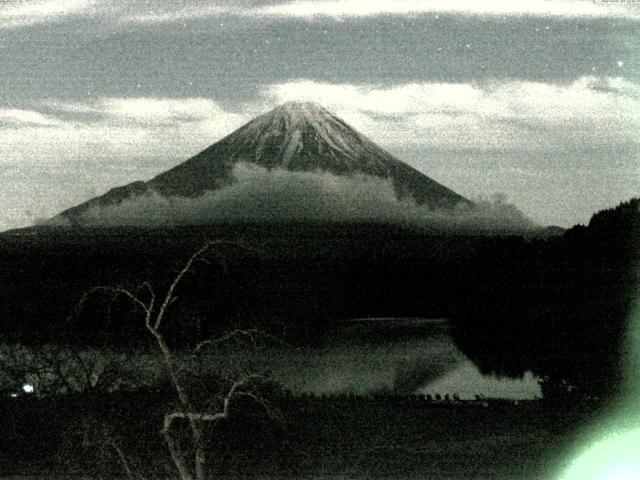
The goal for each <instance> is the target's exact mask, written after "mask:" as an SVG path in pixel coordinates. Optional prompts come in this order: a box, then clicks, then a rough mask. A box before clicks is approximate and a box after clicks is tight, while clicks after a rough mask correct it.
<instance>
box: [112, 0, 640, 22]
mask: <svg viewBox="0 0 640 480" xmlns="http://www.w3.org/2000/svg"><path fill="white" fill-rule="evenodd" d="M438 13H442V14H450V13H453V14H462V15H492V16H505V15H509V16H523V15H528V16H540V17H586V18H598V17H625V18H630V19H631V18H633V19H636V18H640V11H639V10H638V8H636V6H635V5H633V4H632V3H631V2H629V3H626V2H619V3H618V2H616V3H613V2H595V1H592V0H553V1H540V0H519V1H513V0H494V1H491V2H479V1H477V0H428V1H427V0H392V1H386V2H383V1H371V0H304V1H286V2H280V3H278V2H276V3H275V4H274V3H273V2H269V3H267V2H263V4H262V5H261V4H260V3H257V2H244V3H238V2H235V3H229V2H217V3H216V4H213V5H212V4H211V3H202V2H197V1H192V2H182V3H181V6H180V7H179V8H176V6H175V4H171V3H165V2H155V3H154V6H153V8H149V9H143V10H140V11H135V12H129V13H128V14H125V15H123V16H122V17H121V20H122V21H125V22H134V23H141V24H145V23H146V24H148V23H165V22H184V21H188V20H193V19H198V18H209V17H221V16H236V17H248V18H257V19H269V18H274V19H278V18H299V19H307V20H314V19H318V18H332V19H338V20H340V19H346V18H362V17H374V16H383V15H385V16H414V15H424V14H438Z"/></svg>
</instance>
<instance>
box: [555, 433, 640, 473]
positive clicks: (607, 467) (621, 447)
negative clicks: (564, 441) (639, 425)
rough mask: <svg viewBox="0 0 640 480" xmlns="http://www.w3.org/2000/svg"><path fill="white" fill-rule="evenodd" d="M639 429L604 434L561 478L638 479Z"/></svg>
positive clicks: (639, 464)
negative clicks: (603, 437)
mask: <svg viewBox="0 0 640 480" xmlns="http://www.w3.org/2000/svg"><path fill="white" fill-rule="evenodd" d="M639 445H640V430H635V431H632V432H630V433H625V434H622V435H618V436H615V437H608V438H606V439H605V440H602V441H601V442H599V443H597V444H595V445H594V446H593V447H591V448H590V449H589V450H587V451H586V452H585V453H583V454H582V455H580V456H579V457H578V458H577V459H576V460H574V461H573V463H572V464H571V465H570V467H569V469H568V470H567V471H566V472H565V474H564V475H562V477H561V479H562V480H638V479H640V455H638V446H639Z"/></svg>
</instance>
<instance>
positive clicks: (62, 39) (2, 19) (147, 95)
mask: <svg viewBox="0 0 640 480" xmlns="http://www.w3.org/2000/svg"><path fill="white" fill-rule="evenodd" d="M639 26H640V4H631V3H621V2H594V1H563V0H553V1H545V0H539V1H538V0H536V1H526V0H525V1H506V0H504V1H494V2H477V1H472V0H460V1H458V0H449V1H446V2H445V1H438V0H435V1H417V0H396V1H385V2H373V1H364V0H363V1H359V0H343V1H331V0H319V1H300V2H258V1H246V2H237V1H236V2H226V3H225V2H197V1H188V0H183V1H177V0H174V1H164V0H159V1H131V0H126V1H125V0H68V1H64V0H46V1H44V0H37V1H15V0H13V1H12V0H9V1H8V2H7V1H4V2H2V3H1V4H0V79H1V80H0V86H1V87H0V181H1V182H2V189H0V201H1V202H2V205H3V210H2V216H0V229H7V228H12V227H18V226H26V225H29V224H31V223H33V222H34V220H35V219H37V218H41V217H50V216H53V215H54V214H56V213H57V212H59V211H61V210H63V209H65V208H67V207H70V206H72V205H74V204H77V203H79V202H81V201H84V200H86V199H88V198H90V197H92V196H95V195H97V194H101V193H104V192H105V191H106V190H108V189H109V188H112V187H114V186H117V185H121V184H124V183H129V182H131V181H134V180H138V179H143V180H146V179H149V178H151V177H152V176H154V175H155V174H157V173H159V172H161V171H163V170H166V169H167V168H169V167H171V166H173V165H176V164H177V163H180V162H182V161H184V160H186V159H187V158H189V157H190V156H192V155H193V154H195V153H197V152H198V151H200V150H201V149H203V148H204V147H206V146H208V145H210V144H212V143H214V142H215V141H217V140H219V139H220V138H222V137H223V136H224V135H226V134H227V133H230V132H231V131H232V130H233V129H235V128H237V127H239V126H240V125H242V124H243V123H244V122H246V121H248V120H250V119H251V118H252V117H254V116H255V115H257V114H259V113H262V112H264V111H267V110H269V109H271V108H273V107H275V106H277V105H279V104H280V103H283V102H284V101H287V100H311V101H315V102H318V103H321V104H322V105H324V106H325V107H327V108H328V109H329V110H331V111H333V112H334V113H336V114H337V115H339V116H341V117H342V118H344V119H345V120H346V121H347V122H348V123H350V124H351V125H352V126H353V127H355V128H356V129H358V130H360V131H361V132H362V133H364V134H365V135H367V136H368V137H370V138H371V139H372V140H374V141H376V142H377V143H378V144H380V145H381V146H382V147H383V148H386V149H387V150H389V151H390V152H391V153H393V154H395V155H396V156H397V157H398V158H400V159H401V160H404V161H406V162H407V163H409V164H411V165H412V166H414V167H416V168H418V169H419V170H420V171H422V172H424V173H425V174H426V175H428V176H430V177H431V178H434V179H435V180H437V181H439V182H441V183H443V184H445V185H446V186H448V187H450V188H452V189H453V190H455V191H457V192H458V193H460V194H462V195H465V196H467V197H469V198H472V199H474V198H479V197H483V196H484V197H488V196H491V195H493V194H496V193H500V194H504V195H506V197H507V199H508V200H509V201H510V202H512V203H514V204H515V205H517V206H518V207H519V208H520V209H521V210H523V211H524V212H525V213H526V214H527V215H529V216H530V217H531V218H533V219H534V220H536V221H538V222H540V223H542V224H557V225H562V226H570V225H572V224H574V223H578V222H579V223H584V222H587V221H588V219H589V217H590V215H591V214H592V213H593V212H595V211H596V210H599V209H602V208H605V207H610V206H614V205H616V204H617V203H619V202H620V201H623V200H628V199H629V198H630V197H632V196H634V195H635V196H637V195H639V194H640V155H639V153H638V151H639V149H638V146H639V144H640V128H639V127H640V78H639V73H640V70H639V69H638V65H639V64H640V35H638V33H639V28H638V27H639Z"/></svg>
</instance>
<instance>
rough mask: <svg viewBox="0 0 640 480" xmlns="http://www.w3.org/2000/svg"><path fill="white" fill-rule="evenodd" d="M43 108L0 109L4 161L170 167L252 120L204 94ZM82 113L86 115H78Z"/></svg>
mask: <svg viewBox="0 0 640 480" xmlns="http://www.w3.org/2000/svg"><path fill="white" fill-rule="evenodd" d="M40 108H42V109H46V110H47V111H51V112H54V113H50V114H46V115H45V114H43V113H41V112H39V111H37V110H16V109H0V138H1V140H0V162H1V163H2V164H4V165H24V164H37V165H70V164H77V163H78V162H99V161H102V160H104V161H109V162H110V163H120V164H126V163H130V162H132V160H134V159H138V160H139V159H143V158H146V159H153V161H154V162H155V163H156V164H157V165H159V167H158V168H160V166H165V167H166V166H167V164H171V162H175V161H176V160H178V159H184V158H185V157H188V156H189V155H192V154H195V153H197V151H198V150H199V149H202V148H205V147H207V146H208V145H209V144H211V143H212V142H213V141H215V140H217V139H219V138H220V137H222V136H223V135H225V134H227V133H229V132H230V131H231V130H233V129H234V128H235V127H239V126H240V125H241V124H242V123H243V122H244V121H245V120H246V119H247V118H246V117H245V116H244V115H241V114H238V113H234V112H229V111H226V110H224V109H222V108H221V107H220V106H219V105H218V104H217V103H216V102H214V101H213V100H210V99H204V98H185V99H167V98H101V99H97V100H93V101H91V102H86V103H78V102H76V103H69V102H59V101H46V102H43V103H42V104H41V105H40ZM77 115H82V116H80V117H77V118H76V116H77Z"/></svg>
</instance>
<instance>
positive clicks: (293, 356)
mask: <svg viewBox="0 0 640 480" xmlns="http://www.w3.org/2000/svg"><path fill="white" fill-rule="evenodd" d="M332 333H333V334H332V335H331V337H330V340H328V341H327V342H326V344H325V345H323V346H322V347H318V348H304V349H300V350H296V351H293V352H292V351H284V350H282V349H277V350H273V351H270V352H269V354H268V355H267V357H268V358H267V359H266V365H265V367H266V368H269V369H270V370H271V371H272V373H273V376H274V378H275V379H276V380H278V381H280V382H282V383H283V384H284V385H285V386H286V387H287V388H289V389H291V390H292V391H293V392H294V393H314V394H318V395H322V394H336V393H358V394H366V393H375V392H382V391H388V392H397V393H423V394H428V393H430V394H436V393H439V394H441V395H445V394H450V395H453V394H454V393H456V394H458V396H459V397H460V398H461V399H473V398H474V397H475V396H476V395H481V396H484V397H487V398H511V399H533V398H538V397H540V396H541V392H540V386H539V385H538V382H537V379H536V378H535V377H534V376H533V375H532V374H531V373H527V374H526V375H525V376H524V377H523V378H522V379H508V378H496V377H490V376H484V375H482V374H481V373H480V372H479V370H478V369H477V368H476V367H475V366H474V365H473V363H472V362H471V361H470V360H469V359H468V358H467V357H465V356H464V354H463V353H462V352H460V350H458V348H457V347H456V346H455V344H454V342H453V340H452V338H451V337H450V335H449V334H448V323H447V322H446V321H443V320H424V319H376V320H358V321H350V322H345V323H344V324H342V325H341V326H339V327H337V328H335V329H334V331H333V332H332Z"/></svg>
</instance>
